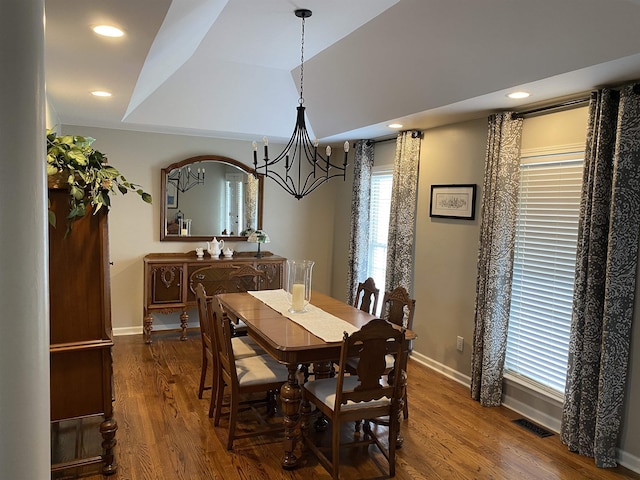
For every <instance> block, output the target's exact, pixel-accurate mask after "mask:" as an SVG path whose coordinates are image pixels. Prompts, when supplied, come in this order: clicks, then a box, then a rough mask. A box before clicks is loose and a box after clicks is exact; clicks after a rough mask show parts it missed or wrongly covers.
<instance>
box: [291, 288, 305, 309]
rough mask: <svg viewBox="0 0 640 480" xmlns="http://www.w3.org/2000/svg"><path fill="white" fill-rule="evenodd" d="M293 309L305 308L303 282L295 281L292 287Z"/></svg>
mask: <svg viewBox="0 0 640 480" xmlns="http://www.w3.org/2000/svg"><path fill="white" fill-rule="evenodd" d="M291 309H292V310H296V311H302V310H304V285H303V284H302V283H294V284H293V286H292V287H291Z"/></svg>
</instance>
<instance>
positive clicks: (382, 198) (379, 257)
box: [367, 169, 393, 313]
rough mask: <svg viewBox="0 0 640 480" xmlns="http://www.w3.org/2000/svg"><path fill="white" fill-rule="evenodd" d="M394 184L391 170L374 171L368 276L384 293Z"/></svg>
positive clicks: (370, 211)
mask: <svg viewBox="0 0 640 480" xmlns="http://www.w3.org/2000/svg"><path fill="white" fill-rule="evenodd" d="M392 183H393V173H392V172H391V171H390V170H388V169H384V170H383V169H378V170H376V169H374V170H373V172H372V175H371V206H370V208H369V250H368V263H367V265H368V268H367V276H369V277H373V280H374V281H375V282H376V287H378V288H379V289H380V290H381V291H384V282H385V276H386V269H387V240H388V235H389V216H390V213H391V187H392ZM380 306H381V305H378V309H380ZM377 313H379V312H377Z"/></svg>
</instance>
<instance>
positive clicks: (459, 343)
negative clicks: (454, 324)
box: [456, 337, 464, 352]
mask: <svg viewBox="0 0 640 480" xmlns="http://www.w3.org/2000/svg"><path fill="white" fill-rule="evenodd" d="M456 348H457V349H458V351H459V352H461V351H462V349H463V348H464V338H462V337H458V341H457V342H456Z"/></svg>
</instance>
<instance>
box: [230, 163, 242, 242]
mask: <svg viewBox="0 0 640 480" xmlns="http://www.w3.org/2000/svg"><path fill="white" fill-rule="evenodd" d="M243 177H244V176H243V174H241V173H227V174H226V175H225V185H226V189H225V194H226V202H227V203H226V205H227V208H228V212H227V218H226V222H225V224H226V230H227V232H228V233H229V235H238V234H239V233H240V230H242V228H240V223H239V221H240V219H241V218H244V212H243V207H244V202H243V201H242V200H243V198H244V188H243V187H244V185H243V183H242V180H243Z"/></svg>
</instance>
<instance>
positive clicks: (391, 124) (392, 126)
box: [388, 123, 403, 128]
mask: <svg viewBox="0 0 640 480" xmlns="http://www.w3.org/2000/svg"><path fill="white" fill-rule="evenodd" d="M388 127H389V128H402V127H403V125H402V124H401V123H390V124H389V125H388Z"/></svg>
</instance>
